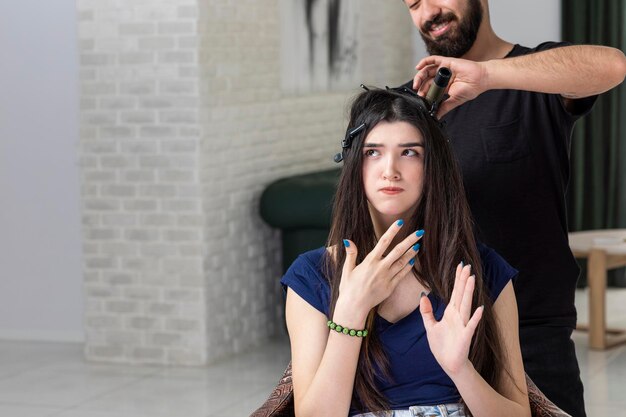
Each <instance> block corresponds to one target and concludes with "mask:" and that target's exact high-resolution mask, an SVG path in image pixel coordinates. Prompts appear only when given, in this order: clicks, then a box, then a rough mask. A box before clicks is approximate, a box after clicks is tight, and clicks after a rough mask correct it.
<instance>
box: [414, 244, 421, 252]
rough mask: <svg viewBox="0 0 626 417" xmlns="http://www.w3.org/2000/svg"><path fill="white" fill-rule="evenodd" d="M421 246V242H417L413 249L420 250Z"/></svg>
mask: <svg viewBox="0 0 626 417" xmlns="http://www.w3.org/2000/svg"><path fill="white" fill-rule="evenodd" d="M419 248H420V244H419V243H416V244H415V245H413V250H414V251H415V252H417V250H418V249H419Z"/></svg>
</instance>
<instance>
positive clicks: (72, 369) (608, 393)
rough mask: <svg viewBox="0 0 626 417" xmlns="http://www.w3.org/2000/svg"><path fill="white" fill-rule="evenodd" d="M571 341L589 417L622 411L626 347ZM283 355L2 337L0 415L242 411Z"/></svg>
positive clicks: (620, 317)
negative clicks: (162, 350)
mask: <svg viewBox="0 0 626 417" xmlns="http://www.w3.org/2000/svg"><path fill="white" fill-rule="evenodd" d="M586 296H587V294H586V292H585V291H579V292H578V294H577V301H576V303H577V305H578V308H579V317H580V321H581V322H584V321H586V316H587V314H586V309H587V303H586ZM608 305H609V311H611V314H610V315H609V324H612V325H614V326H619V327H625V328H626V290H610V291H609V295H608ZM574 340H575V342H576V349H577V354H578V358H579V361H580V366H581V372H582V378H583V382H584V384H585V390H586V392H585V399H586V402H587V413H588V415H589V417H601V416H612V417H615V416H621V417H626V346H621V347H619V348H615V349H612V350H609V351H606V352H594V351H589V349H588V348H587V339H586V334H584V333H576V334H575V335H574ZM288 361H289V348H288V344H287V340H286V339H279V340H273V341H271V342H269V343H267V344H266V345H264V346H262V347H260V348H258V349H255V350H253V351H250V352H248V353H246V354H243V355H239V356H237V357H234V358H231V359H228V360H224V361H222V362H221V363H218V364H215V365H212V366H209V367H205V368H159V367H127V366H120V365H103V364H92V363H85V362H83V360H82V351H81V347H80V346H79V345H75V344H53V343H22V342H0V417H51V416H54V417H165V416H167V417H230V416H235V417H246V416H248V415H249V414H250V412H251V411H252V410H254V409H255V408H256V407H258V406H259V405H260V404H262V403H263V401H264V400H265V398H266V397H267V395H268V394H269V393H270V392H271V390H272V388H273V387H274V384H275V383H276V382H277V380H278V378H279V377H280V375H281V374H282V371H283V370H284V367H285V365H286V364H287V362H288Z"/></svg>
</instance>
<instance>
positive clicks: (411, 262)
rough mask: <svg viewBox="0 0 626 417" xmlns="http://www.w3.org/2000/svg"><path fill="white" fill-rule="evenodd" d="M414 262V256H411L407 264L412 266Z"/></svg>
mask: <svg viewBox="0 0 626 417" xmlns="http://www.w3.org/2000/svg"><path fill="white" fill-rule="evenodd" d="M414 264H415V258H411V260H410V261H409V265H411V266H413V265H414Z"/></svg>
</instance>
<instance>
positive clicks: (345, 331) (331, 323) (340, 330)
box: [326, 320, 367, 337]
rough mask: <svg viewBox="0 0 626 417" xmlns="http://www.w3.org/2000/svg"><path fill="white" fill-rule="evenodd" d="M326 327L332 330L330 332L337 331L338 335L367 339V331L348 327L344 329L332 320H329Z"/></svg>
mask: <svg viewBox="0 0 626 417" xmlns="http://www.w3.org/2000/svg"><path fill="white" fill-rule="evenodd" d="M326 325H327V326H328V327H329V328H330V330H335V331H336V332H337V333H343V334H345V335H348V336H356V337H365V336H367V330H366V329H363V330H354V329H348V328H347V327H343V326H342V325H340V324H337V323H335V322H334V321H332V320H328V322H327V323H326Z"/></svg>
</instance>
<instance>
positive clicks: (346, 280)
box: [337, 220, 423, 314]
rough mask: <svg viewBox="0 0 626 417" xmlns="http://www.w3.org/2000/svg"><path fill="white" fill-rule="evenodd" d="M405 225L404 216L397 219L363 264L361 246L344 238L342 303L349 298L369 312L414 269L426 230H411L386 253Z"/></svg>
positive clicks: (352, 303)
mask: <svg viewBox="0 0 626 417" xmlns="http://www.w3.org/2000/svg"><path fill="white" fill-rule="evenodd" d="M402 225H403V222H402V221H401V220H398V221H397V222H395V223H393V224H392V225H391V226H390V227H389V229H387V231H386V232H385V233H384V234H383V235H382V237H381V238H380V240H379V241H378V243H377V244H376V246H375V247H374V249H373V250H372V251H371V252H370V253H369V254H368V255H367V256H366V257H365V259H363V262H361V263H360V264H359V265H356V258H357V253H358V248H357V247H356V245H355V244H354V242H352V241H350V240H344V245H345V249H346V260H345V262H344V264H343V271H342V275H341V283H340V284H339V299H338V300H337V302H338V303H339V301H340V300H342V301H345V302H347V303H349V304H350V305H351V306H352V307H353V308H358V309H362V310H361V311H362V312H364V313H365V314H367V312H369V310H371V309H372V308H373V307H375V306H377V305H378V304H380V303H381V302H382V301H384V300H385V299H386V298H387V297H389V296H390V295H391V294H392V293H393V290H394V289H395V288H396V286H397V285H398V283H399V282H400V280H401V279H402V278H404V277H406V276H407V275H408V274H409V273H410V271H411V269H412V268H413V264H414V263H415V255H416V254H417V251H418V250H419V245H416V242H417V241H418V240H420V239H421V237H422V235H423V232H422V231H418V232H414V233H411V234H410V235H409V236H408V237H407V238H405V239H404V240H403V241H402V242H400V243H398V244H397V245H396V247H395V248H393V249H392V250H391V251H390V252H389V253H388V254H387V255H386V256H384V254H385V252H386V251H387V248H388V247H389V245H390V244H391V242H392V241H393V239H394V238H395V236H396V235H397V234H398V232H399V231H400V229H401V228H402Z"/></svg>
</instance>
